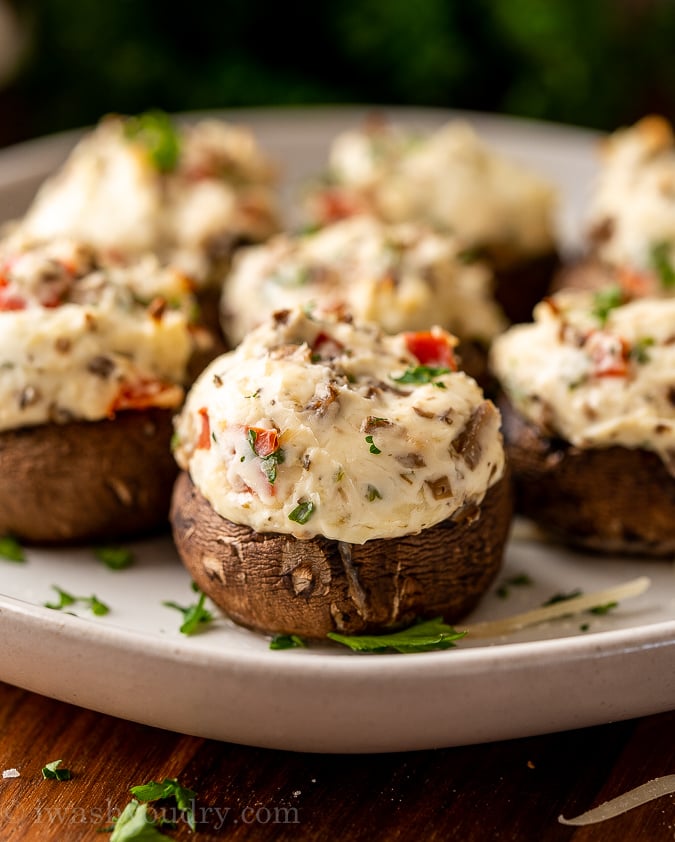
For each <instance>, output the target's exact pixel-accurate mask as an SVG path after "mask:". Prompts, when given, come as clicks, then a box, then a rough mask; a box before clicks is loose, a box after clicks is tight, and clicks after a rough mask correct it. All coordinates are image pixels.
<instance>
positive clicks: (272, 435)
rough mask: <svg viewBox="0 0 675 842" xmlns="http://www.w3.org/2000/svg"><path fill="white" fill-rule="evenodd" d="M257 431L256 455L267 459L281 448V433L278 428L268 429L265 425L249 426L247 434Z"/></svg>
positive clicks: (254, 449) (254, 444)
mask: <svg viewBox="0 0 675 842" xmlns="http://www.w3.org/2000/svg"><path fill="white" fill-rule="evenodd" d="M251 432H253V433H255V442H254V443H253V451H254V453H255V454H256V456H260V458H261V459H265V458H266V457H268V456H271V455H272V454H273V453H276V452H277V450H279V434H278V433H277V431H276V430H267V429H265V428H263V427H247V428H246V434H247V435H249V433H251Z"/></svg>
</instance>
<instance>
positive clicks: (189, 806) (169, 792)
mask: <svg viewBox="0 0 675 842" xmlns="http://www.w3.org/2000/svg"><path fill="white" fill-rule="evenodd" d="M129 791H130V792H131V794H132V795H133V796H134V797H135V798H137V799H138V801H143V802H146V801H161V800H163V799H164V798H173V799H174V801H175V802H176V807H177V808H178V810H180V812H181V813H185V820H186V821H187V823H188V826H189V828H190V830H192V831H194V830H195V827H196V824H195V814H194V807H195V798H196V796H197V793H196V792H194V790H192V789H188V788H187V787H184V786H181V785H180V784H179V783H178V780H177V779H176V778H164V780H163V781H162V782H161V783H158V782H157V781H148V783H146V784H140V785H138V786H132V787H131V788H130V790H129Z"/></svg>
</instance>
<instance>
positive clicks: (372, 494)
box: [366, 485, 382, 503]
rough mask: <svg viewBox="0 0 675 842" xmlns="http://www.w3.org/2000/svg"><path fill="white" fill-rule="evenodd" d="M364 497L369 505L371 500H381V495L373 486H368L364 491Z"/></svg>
mask: <svg viewBox="0 0 675 842" xmlns="http://www.w3.org/2000/svg"><path fill="white" fill-rule="evenodd" d="M366 497H367V498H368V500H369V501H370V502H371V503H372V502H373V500H381V499H382V495H381V494H380V492H379V491H378V490H377V488H375V486H374V485H369V486H368V490H367V491H366Z"/></svg>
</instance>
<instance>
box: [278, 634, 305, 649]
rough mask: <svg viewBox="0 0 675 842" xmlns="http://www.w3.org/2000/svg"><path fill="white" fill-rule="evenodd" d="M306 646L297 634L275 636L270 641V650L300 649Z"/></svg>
mask: <svg viewBox="0 0 675 842" xmlns="http://www.w3.org/2000/svg"><path fill="white" fill-rule="evenodd" d="M306 646H307V644H306V643H305V641H304V640H303V639H302V638H301V637H300V635H298V634H275V635H274V637H273V638H272V640H271V641H270V649H301V648H305V647H306Z"/></svg>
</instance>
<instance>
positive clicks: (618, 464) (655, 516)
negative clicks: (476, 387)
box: [499, 398, 675, 556]
mask: <svg viewBox="0 0 675 842" xmlns="http://www.w3.org/2000/svg"><path fill="white" fill-rule="evenodd" d="M499 407H500V410H501V413H502V419H503V432H504V440H505V444H506V449H507V453H508V456H509V461H510V465H511V470H512V474H513V478H514V482H515V487H516V509H517V510H518V511H520V512H522V514H524V515H526V516H527V517H530V518H532V519H533V520H534V521H536V522H537V523H538V524H539V525H540V526H541V527H542V528H544V529H545V530H547V531H549V532H551V533H553V534H555V535H557V536H558V537H560V538H562V540H564V541H565V542H566V543H569V544H572V545H577V546H581V547H585V548H589V549H592V550H598V551H601V552H609V553H627V554H638V555H647V556H665V555H671V554H672V553H673V552H675V478H674V477H673V475H672V474H671V473H669V472H668V469H667V468H666V466H665V464H664V463H663V461H662V460H661V458H660V457H659V456H657V455H656V454H655V453H652V452H651V451H647V450H633V449H628V448H625V447H616V446H615V447H606V448H589V449H584V450H582V449H580V448H577V447H573V446H572V445H571V444H569V443H568V442H565V441H563V440H561V439H556V438H551V437H550V436H547V435H546V434H545V433H544V432H543V431H542V430H541V429H539V428H538V427H536V426H535V425H534V424H532V423H530V422H528V421H526V420H525V419H524V418H523V417H522V416H521V415H520V414H519V413H518V412H516V411H515V409H514V408H513V407H512V406H511V404H510V403H509V402H508V401H507V400H506V399H505V398H502V399H500V401H499Z"/></svg>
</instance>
